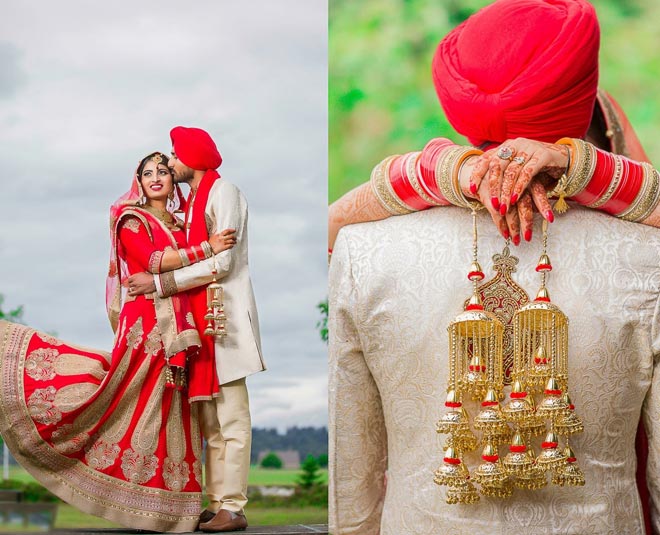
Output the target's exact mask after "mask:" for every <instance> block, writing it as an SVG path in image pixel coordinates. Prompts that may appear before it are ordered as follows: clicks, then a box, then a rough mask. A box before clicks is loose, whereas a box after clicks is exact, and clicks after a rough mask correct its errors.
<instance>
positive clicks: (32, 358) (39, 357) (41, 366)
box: [25, 348, 59, 381]
mask: <svg viewBox="0 0 660 535" xmlns="http://www.w3.org/2000/svg"><path fill="white" fill-rule="evenodd" d="M58 355H59V351H58V350H57V349H54V348H43V349H35V350H34V351H32V352H31V353H30V354H29V355H28V356H27V358H26V359H25V373H27V374H28V375H29V376H30V377H32V379H34V380H35V381H48V380H49V379H52V378H53V377H55V359H57V356H58Z"/></svg>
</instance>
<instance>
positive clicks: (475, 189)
mask: <svg viewBox="0 0 660 535" xmlns="http://www.w3.org/2000/svg"><path fill="white" fill-rule="evenodd" d="M470 193H472V194H473V195H474V194H476V193H477V185H476V184H475V183H474V182H470Z"/></svg>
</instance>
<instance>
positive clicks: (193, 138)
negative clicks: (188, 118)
mask: <svg viewBox="0 0 660 535" xmlns="http://www.w3.org/2000/svg"><path fill="white" fill-rule="evenodd" d="M170 139H171V140H172V148H173V149H174V152H175V153H176V155H177V158H179V160H181V161H182V162H183V163H184V164H186V165H187V166H188V167H190V168H192V169H197V170H200V171H206V170H207V169H217V168H218V167H220V164H221V163H222V156H220V153H219V152H218V147H216V146H215V142H214V141H213V140H212V139H211V136H209V134H208V132H206V131H205V130H202V129H201V128H186V127H185V126H175V127H174V128H172V130H171V131H170Z"/></svg>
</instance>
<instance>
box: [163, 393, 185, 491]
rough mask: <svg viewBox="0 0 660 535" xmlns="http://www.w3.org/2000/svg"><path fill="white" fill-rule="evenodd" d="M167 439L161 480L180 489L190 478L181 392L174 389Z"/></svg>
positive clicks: (166, 427) (172, 487)
mask: <svg viewBox="0 0 660 535" xmlns="http://www.w3.org/2000/svg"><path fill="white" fill-rule="evenodd" d="M165 435H166V439H167V442H166V444H167V457H166V458H165V462H164V464H163V480H164V481H165V485H167V488H168V489H170V490H174V491H177V492H178V491H180V490H181V489H183V488H184V487H185V486H186V483H188V481H189V480H190V467H189V466H188V463H187V462H185V461H184V458H185V456H186V448H185V446H186V437H185V435H184V431H183V414H182V412H181V392H180V391H178V390H175V391H174V393H173V395H172V404H171V405H170V413H169V414H168V415H167V424H166V426H165Z"/></svg>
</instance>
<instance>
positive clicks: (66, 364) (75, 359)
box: [54, 353, 108, 380]
mask: <svg viewBox="0 0 660 535" xmlns="http://www.w3.org/2000/svg"><path fill="white" fill-rule="evenodd" d="M54 364H55V373H57V375H64V376H66V375H85V374H87V375H91V376H92V377H95V378H96V379H99V380H102V379H103V378H104V377H105V376H106V374H107V373H108V372H107V371H106V370H104V369H103V364H102V363H101V362H100V361H98V360H96V359H93V358H92V357H88V356H86V355H76V354H73V353H63V354H61V355H59V356H58V357H57V359H55V363H54Z"/></svg>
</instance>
